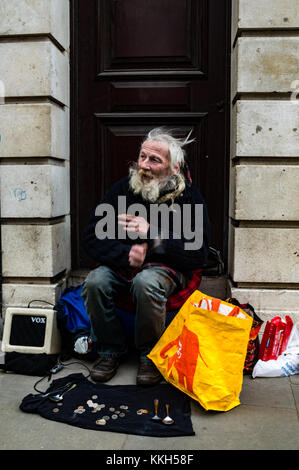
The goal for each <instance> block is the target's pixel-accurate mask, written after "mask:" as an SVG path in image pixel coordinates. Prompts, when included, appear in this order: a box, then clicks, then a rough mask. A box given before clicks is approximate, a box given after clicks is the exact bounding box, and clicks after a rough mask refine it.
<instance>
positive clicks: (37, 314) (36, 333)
mask: <svg viewBox="0 0 299 470" xmlns="http://www.w3.org/2000/svg"><path fill="white" fill-rule="evenodd" d="M60 347H61V338H60V331H59V330H58V328H57V312H56V311H55V310H51V309H43V308H37V309H36V308H11V307H9V308H7V310H6V313H5V318H4V328H3V338H2V351H3V352H12V351H15V352H20V353H27V354H28V353H29V354H30V353H31V354H42V353H46V354H57V353H59V352H60Z"/></svg>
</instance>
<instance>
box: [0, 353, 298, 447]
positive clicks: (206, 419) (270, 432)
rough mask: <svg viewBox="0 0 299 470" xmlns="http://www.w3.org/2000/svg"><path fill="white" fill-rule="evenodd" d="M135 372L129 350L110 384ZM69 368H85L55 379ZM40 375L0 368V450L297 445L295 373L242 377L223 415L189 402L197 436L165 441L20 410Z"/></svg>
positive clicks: (131, 380)
mask: <svg viewBox="0 0 299 470" xmlns="http://www.w3.org/2000/svg"><path fill="white" fill-rule="evenodd" d="M74 360H75V359H72V360H70V361H69V362H73V361H74ZM86 364H87V365H88V366H90V365H91V364H90V363H86ZM136 370H137V360H136V357H135V356H134V354H132V355H130V357H129V360H128V362H126V363H123V364H122V365H121V366H120V369H119V371H118V373H117V375H116V376H115V377H114V378H113V379H112V380H111V381H110V382H109V384H111V385H117V384H135V376H136ZM73 372H82V373H83V374H86V373H87V371H86V369H85V368H84V367H82V366H80V365H79V364H73V365H71V366H69V367H65V368H64V369H63V370H62V371H60V372H59V373H58V374H56V375H55V376H53V378H59V377H62V376H65V375H68V374H70V373H73ZM38 379H39V378H38V377H30V376H25V375H17V374H14V373H4V372H2V371H1V372H0V391H1V392H0V416H1V418H0V437H1V438H0V450H115V451H117V450H130V451H132V450H135V451H137V450H156V451H159V450H170V449H171V450H186V451H190V450H298V449H299V375H295V376H292V377H282V378H256V379H252V378H251V377H249V376H245V377H244V382H243V388H242V392H241V395H240V399H241V405H240V406H238V407H236V408H234V409H233V410H231V411H229V412H226V413H218V412H207V411H205V410H204V409H203V408H202V407H201V406H200V405H199V404H198V403H197V402H196V401H194V400H192V402H191V403H192V404H191V409H192V415H191V418H192V423H193V428H194V431H195V436H191V437H190V436H188V437H175V438H163V439H161V438H159V437H144V436H136V435H129V434H120V433H113V432H107V431H102V430H100V431H92V430H87V429H81V428H78V427H74V426H71V425H68V424H64V423H59V422H54V421H50V420H46V419H44V418H42V417H40V416H39V415H36V414H28V413H24V412H22V411H21V410H19V404H20V402H21V400H22V399H23V398H24V396H26V395H27V394H29V393H35V391H34V389H33V385H34V383H35V382H36V381H37V380H38ZM47 387H48V384H47V381H46V380H45V381H43V382H42V383H41V384H39V388H41V389H43V390H45V389H46V388H47Z"/></svg>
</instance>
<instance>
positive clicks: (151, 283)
mask: <svg viewBox="0 0 299 470" xmlns="http://www.w3.org/2000/svg"><path fill="white" fill-rule="evenodd" d="M132 292H133V293H135V294H138V293H149V294H150V293H153V294H157V293H160V294H162V295H163V294H164V292H165V290H164V288H163V286H162V285H161V283H160V282H159V276H158V275H157V273H156V272H154V271H152V270H150V269H145V270H144V271H141V272H140V273H138V274H137V275H136V276H135V277H134V279H133V281H132Z"/></svg>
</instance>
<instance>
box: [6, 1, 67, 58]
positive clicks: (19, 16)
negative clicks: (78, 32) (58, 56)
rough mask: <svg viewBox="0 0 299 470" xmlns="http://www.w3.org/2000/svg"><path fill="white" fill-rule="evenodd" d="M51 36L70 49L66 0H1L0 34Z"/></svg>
mask: <svg viewBox="0 0 299 470" xmlns="http://www.w3.org/2000/svg"><path fill="white" fill-rule="evenodd" d="M27 34H36V35H38V34H49V35H52V36H53V37H54V38H55V39H56V40H57V41H58V42H59V43H60V45H61V46H62V47H64V49H68V48H69V1H68V0H9V1H2V2H1V3H0V35H1V36H15V35H27Z"/></svg>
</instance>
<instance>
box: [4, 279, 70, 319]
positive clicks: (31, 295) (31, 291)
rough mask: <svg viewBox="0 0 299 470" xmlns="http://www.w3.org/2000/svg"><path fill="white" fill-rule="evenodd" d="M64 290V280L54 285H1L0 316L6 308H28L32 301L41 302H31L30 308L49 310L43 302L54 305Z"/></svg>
mask: <svg viewBox="0 0 299 470" xmlns="http://www.w3.org/2000/svg"><path fill="white" fill-rule="evenodd" d="M65 288H66V279H64V278H63V279H62V280H61V281H59V282H57V283H54V284H38V283H36V284H22V283H7V284H3V285H2V314H3V317H5V312H6V309H7V308H8V307H22V308H26V307H28V304H29V302H31V301H32V300H36V299H37V300H41V301H43V302H32V304H31V305H30V306H31V307H36V308H51V306H50V305H48V304H47V303H45V302H49V303H50V304H52V305H55V303H56V301H57V300H58V299H59V298H60V297H61V294H62V292H63V290H64V289H65Z"/></svg>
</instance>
